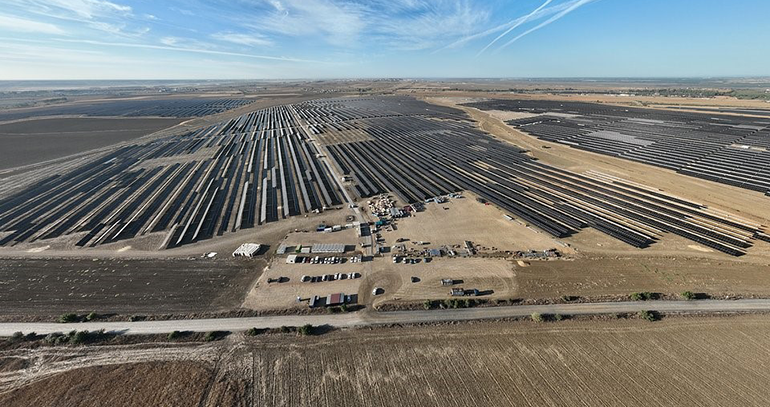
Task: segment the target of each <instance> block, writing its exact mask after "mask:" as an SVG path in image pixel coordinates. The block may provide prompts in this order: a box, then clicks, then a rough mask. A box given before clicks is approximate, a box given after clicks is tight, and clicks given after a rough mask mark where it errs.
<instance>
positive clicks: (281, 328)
mask: <svg viewBox="0 0 770 407" xmlns="http://www.w3.org/2000/svg"><path fill="white" fill-rule="evenodd" d="M279 330H280V331H281V333H284V334H285V333H289V332H291V329H290V328H289V327H288V326H286V325H284V326H282V327H280V328H279Z"/></svg>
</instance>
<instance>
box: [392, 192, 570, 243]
mask: <svg viewBox="0 0 770 407" xmlns="http://www.w3.org/2000/svg"><path fill="white" fill-rule="evenodd" d="M463 195H464V197H463V198H459V199H449V200H448V201H446V202H444V203H441V204H438V203H429V204H426V205H425V210H424V211H422V212H418V213H415V214H413V216H410V217H408V218H403V219H400V220H399V221H398V222H397V225H396V230H393V231H387V230H385V231H383V232H382V237H383V238H384V239H385V241H386V242H387V244H388V245H393V244H395V243H396V239H399V238H405V239H409V241H410V242H419V241H423V242H429V243H430V244H429V245H428V246H429V247H439V246H442V245H449V246H451V245H457V244H462V243H463V242H464V241H466V240H470V241H472V242H473V243H474V244H477V245H481V246H485V247H490V248H491V247H496V248H498V249H500V250H546V249H552V248H556V247H558V248H562V246H560V245H559V244H558V243H556V240H555V239H553V238H552V237H551V236H550V235H547V234H545V233H540V232H537V231H535V230H533V229H530V228H527V227H526V226H524V225H522V224H520V223H518V222H516V221H510V220H507V219H505V218H503V216H504V215H505V214H506V213H505V212H504V211H502V210H500V209H499V208H498V207H496V206H494V205H485V204H482V203H479V202H476V199H475V198H476V197H475V196H474V195H473V194H470V193H464V194H463ZM407 245H408V246H411V244H409V243H407Z"/></svg>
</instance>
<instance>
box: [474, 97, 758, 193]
mask: <svg viewBox="0 0 770 407" xmlns="http://www.w3.org/2000/svg"><path fill="white" fill-rule="evenodd" d="M468 105H469V106H472V107H476V108H479V109H483V110H505V111H513V112H519V113H527V114H531V115H532V117H526V118H521V119H515V120H510V121H509V122H508V123H509V124H511V125H513V126H515V127H517V128H519V129H520V130H522V131H524V132H526V133H528V134H531V135H532V136H535V137H537V138H540V139H542V140H547V141H552V142H556V143H561V144H566V145H569V146H571V147H574V148H578V149H582V150H587V151H592V152H595V153H600V154H606V155H611V156H615V157H619V158H624V159H628V160H633V161H638V162H643V163H646V164H651V165H655V166H659V167H664V168H669V169H672V170H675V171H677V172H679V173H681V174H686V175H690V176H694V177H698V178H703V179H707V180H710V181H715V182H720V183H724V184H729V185H734V186H737V187H741V188H746V189H751V190H755V191H760V192H763V193H765V194H767V195H770V120H768V119H767V118H753V117H741V116H733V115H724V114H714V113H691V112H685V111H665V110H660V109H658V110H656V109H642V108H631V107H622V106H610V105H600V104H595V103H582V102H558V101H543V100H492V101H484V102H477V103H470V104H468ZM609 135H612V136H611V137H610V136H609Z"/></svg>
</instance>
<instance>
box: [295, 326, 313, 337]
mask: <svg viewBox="0 0 770 407" xmlns="http://www.w3.org/2000/svg"><path fill="white" fill-rule="evenodd" d="M298 332H299V334H300V335H302V336H308V335H312V334H313V325H310V324H306V325H302V326H301V327H299V330H298Z"/></svg>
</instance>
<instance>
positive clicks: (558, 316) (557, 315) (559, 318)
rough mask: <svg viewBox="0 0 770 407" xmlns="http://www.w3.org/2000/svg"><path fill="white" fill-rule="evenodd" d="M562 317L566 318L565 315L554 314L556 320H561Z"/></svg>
mask: <svg viewBox="0 0 770 407" xmlns="http://www.w3.org/2000/svg"><path fill="white" fill-rule="evenodd" d="M562 319H564V317H562V316H561V314H554V316H553V320H554V321H561V320H562Z"/></svg>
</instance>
